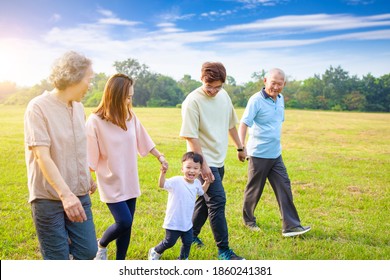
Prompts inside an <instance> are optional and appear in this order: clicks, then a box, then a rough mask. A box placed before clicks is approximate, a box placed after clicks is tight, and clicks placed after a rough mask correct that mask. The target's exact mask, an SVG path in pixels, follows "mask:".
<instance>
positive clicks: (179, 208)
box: [148, 152, 210, 260]
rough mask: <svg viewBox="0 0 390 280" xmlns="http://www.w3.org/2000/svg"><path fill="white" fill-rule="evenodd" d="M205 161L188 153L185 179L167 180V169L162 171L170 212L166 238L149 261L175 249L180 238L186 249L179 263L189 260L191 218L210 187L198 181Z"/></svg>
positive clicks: (195, 154) (150, 256) (163, 186)
mask: <svg viewBox="0 0 390 280" xmlns="http://www.w3.org/2000/svg"><path fill="white" fill-rule="evenodd" d="M202 163H203V157H202V156H201V155H200V154H197V153H194V152H187V153H185V154H184V155H183V158H182V167H181V172H182V173H183V176H175V177H172V178H169V179H167V180H166V179H165V174H166V169H165V170H164V169H161V172H160V178H159V180H158V184H159V187H160V188H164V189H165V190H167V191H168V192H169V194H168V203H167V210H166V215H165V219H164V224H163V228H165V238H164V240H163V241H161V242H160V244H158V245H157V246H156V247H153V248H151V249H150V250H149V254H148V259H149V260H158V259H160V257H161V254H162V253H164V251H165V250H167V249H169V248H171V247H173V246H174V245H175V244H176V241H177V240H178V239H179V237H180V238H181V240H182V242H183V245H182V247H181V250H180V256H179V260H187V259H188V256H189V253H190V248H191V244H192V239H193V237H192V215H193V213H194V207H195V200H196V197H197V195H198V196H200V195H203V194H204V193H205V192H206V191H207V190H208V188H209V185H210V183H209V182H207V181H205V182H204V183H203V186H202V184H201V182H200V181H199V179H197V178H198V177H199V175H200V172H201V168H202Z"/></svg>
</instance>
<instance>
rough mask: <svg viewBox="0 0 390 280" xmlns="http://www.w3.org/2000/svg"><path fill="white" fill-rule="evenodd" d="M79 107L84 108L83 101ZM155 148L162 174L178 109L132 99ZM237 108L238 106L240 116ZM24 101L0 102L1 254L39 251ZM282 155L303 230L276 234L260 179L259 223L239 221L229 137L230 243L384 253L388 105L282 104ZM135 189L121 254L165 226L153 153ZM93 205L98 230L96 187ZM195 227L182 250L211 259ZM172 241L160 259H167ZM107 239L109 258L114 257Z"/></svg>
mask: <svg viewBox="0 0 390 280" xmlns="http://www.w3.org/2000/svg"><path fill="white" fill-rule="evenodd" d="M86 111H87V114H89V113H90V111H91V109H89V108H87V109H86ZM135 112H136V114H137V116H138V117H139V118H140V120H141V121H142V123H143V125H144V126H145V127H146V128H147V130H148V132H149V134H150V135H151V136H152V138H153V140H154V141H155V143H156V145H157V147H158V149H159V150H160V151H162V152H163V153H165V155H166V158H167V160H168V161H169V163H170V169H169V172H168V177H170V176H174V175H180V158H181V155H182V154H183V152H185V142H184V141H183V140H181V139H180V138H179V137H178V132H179V129H180V125H181V118H180V109H176V108H169V109H160V108H153V109H150V108H149V109H147V108H135ZM242 112H243V109H238V110H237V114H238V116H239V117H240V116H241V114H242ZM23 113H24V107H13V106H3V105H0V154H1V158H0V187H1V192H0V203H1V204H0V219H1V224H0V231H1V235H0V258H1V259H2V260H4V259H12V260H19V259H41V256H40V253H39V250H38V242H37V238H36V235H35V230H34V226H33V223H32V219H31V212H30V207H29V204H28V203H27V197H28V190H27V185H26V168H25V161H24V147H23ZM282 144H283V157H284V161H285V164H286V166H287V169H288V172H289V175H290V179H291V181H292V188H293V194H294V200H295V204H296V206H297V209H298V212H299V214H300V218H301V220H302V223H303V224H304V225H311V226H312V231H310V232H309V233H308V234H306V235H304V236H302V237H297V238H283V237H282V235H281V221H280V215H279V212H278V208H277V203H276V200H275V196H274V194H273V193H272V190H271V188H270V186H269V185H268V184H267V186H266V189H265V192H264V194H263V197H262V198H261V200H260V203H259V205H258V207H257V209H256V213H255V214H256V216H257V220H258V222H259V226H260V227H261V228H262V231H261V232H250V231H248V230H247V229H246V228H245V227H244V226H243V223H242V216H241V208H242V198H243V191H244V187H245V184H246V168H247V163H241V162H239V161H238V160H237V159H236V152H235V149H234V147H233V145H231V147H230V148H229V153H228V157H227V160H226V164H225V167H226V174H225V179H224V185H225V189H226V193H227V206H226V216H227V220H228V226H229V236H230V245H231V247H232V248H233V249H234V250H235V251H236V252H237V253H238V254H239V255H242V256H244V257H245V258H246V259H256V260H262V259H266V260H389V259H390V230H389V229H390V219H389V213H390V114H374V113H372V114H371V113H344V112H322V111H321V112H320V111H295V110H287V111H286V121H285V123H284V128H283V138H282ZM139 171H140V182H141V189H142V195H141V197H140V198H139V199H138V200H137V211H136V216H135V221H134V225H133V233H132V240H131V244H130V247H129V250H128V254H127V259H138V260H139V259H146V258H147V252H148V249H149V248H150V247H153V246H155V245H157V243H158V242H160V240H161V239H162V238H163V236H164V230H163V229H162V228H161V226H162V222H163V218H164V213H165V206H166V200H167V193H166V192H165V191H163V190H159V188H158V186H157V180H158V174H159V165H158V162H157V160H156V159H155V158H154V157H151V156H148V157H145V158H140V159H139ZM92 199H93V213H94V219H95V224H96V230H97V234H98V236H101V234H102V232H103V231H104V229H105V228H106V227H108V226H109V225H110V224H111V223H112V218H111V215H110V213H109V211H108V209H107V207H106V205H105V204H103V203H102V202H100V200H99V195H98V193H95V194H94V195H93V197H92ZM200 237H201V238H202V240H203V241H204V243H205V244H206V246H205V247H204V248H201V249H195V248H194V249H192V250H191V256H190V258H191V259H201V260H204V259H216V254H217V250H216V246H215V244H214V241H213V236H212V233H211V231H210V227H209V224H208V223H207V224H206V225H205V227H204V228H203V230H202V232H201V235H200ZM179 249H180V244H176V246H175V247H174V248H172V249H171V250H168V251H166V252H165V253H164V255H163V258H162V259H172V260H173V259H176V258H177V256H178V254H179ZM114 251H115V244H110V246H109V259H114V258H115V254H114Z"/></svg>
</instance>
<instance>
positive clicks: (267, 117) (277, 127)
mask: <svg viewBox="0 0 390 280" xmlns="http://www.w3.org/2000/svg"><path fill="white" fill-rule="evenodd" d="M283 121H284V98H283V95H282V94H279V95H278V97H277V98H276V101H274V100H273V99H272V98H271V97H270V96H269V95H267V93H266V92H265V91H264V88H263V89H262V90H261V91H259V92H257V93H255V94H254V95H252V96H251V97H250V98H249V100H248V104H247V106H246V108H245V111H244V114H243V116H242V118H241V122H243V123H245V124H246V125H247V126H248V127H249V138H248V143H247V147H246V149H247V153H248V155H249V156H253V157H258V158H268V159H275V158H277V157H279V156H280V155H281V154H282V146H281V143H280V138H281V131H282V123H283Z"/></svg>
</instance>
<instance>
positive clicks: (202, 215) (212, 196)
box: [192, 167, 229, 251]
mask: <svg viewBox="0 0 390 280" xmlns="http://www.w3.org/2000/svg"><path fill="white" fill-rule="evenodd" d="M210 169H211V171H212V172H213V175H214V177H215V180H214V182H213V183H211V184H210V187H209V189H208V190H207V192H206V193H205V194H204V195H203V196H199V197H198V199H197V200H196V203H195V211H194V215H193V217H192V222H193V230H194V236H198V235H199V233H200V231H201V229H202V227H203V225H204V224H205V222H206V220H207V218H209V219H210V226H211V230H212V232H213V235H214V240H215V242H216V243H217V247H218V249H219V251H224V250H227V249H229V236H228V227H227V222H226V217H225V205H226V194H225V189H224V188H223V185H222V180H223V176H224V174H225V168H224V167H220V168H217V167H210Z"/></svg>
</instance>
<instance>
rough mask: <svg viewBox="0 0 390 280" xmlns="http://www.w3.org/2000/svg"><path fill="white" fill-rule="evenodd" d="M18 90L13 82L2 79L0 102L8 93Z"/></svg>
mask: <svg viewBox="0 0 390 280" xmlns="http://www.w3.org/2000/svg"><path fill="white" fill-rule="evenodd" d="M17 91H18V88H17V86H16V84H15V83H14V82H10V81H4V82H1V83H0V102H1V101H2V100H4V99H6V98H7V97H8V96H9V95H11V94H13V93H15V92H17Z"/></svg>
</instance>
